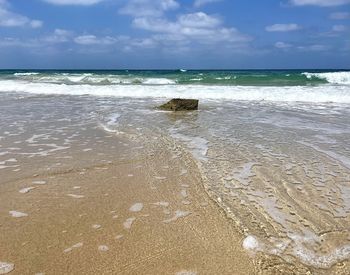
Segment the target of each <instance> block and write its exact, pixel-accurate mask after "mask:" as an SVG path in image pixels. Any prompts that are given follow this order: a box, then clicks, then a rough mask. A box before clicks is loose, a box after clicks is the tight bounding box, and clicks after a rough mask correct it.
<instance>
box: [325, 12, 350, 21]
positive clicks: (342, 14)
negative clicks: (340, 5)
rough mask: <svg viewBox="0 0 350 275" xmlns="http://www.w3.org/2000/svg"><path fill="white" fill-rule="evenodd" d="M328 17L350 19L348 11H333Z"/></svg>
mask: <svg viewBox="0 0 350 275" xmlns="http://www.w3.org/2000/svg"><path fill="white" fill-rule="evenodd" d="M329 18H330V19H334V20H343V19H350V12H333V13H331V14H330V15H329Z"/></svg>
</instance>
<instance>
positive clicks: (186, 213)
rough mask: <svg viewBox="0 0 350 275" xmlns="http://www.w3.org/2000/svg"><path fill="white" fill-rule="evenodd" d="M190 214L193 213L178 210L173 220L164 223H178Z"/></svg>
mask: <svg viewBox="0 0 350 275" xmlns="http://www.w3.org/2000/svg"><path fill="white" fill-rule="evenodd" d="M190 214H191V212H189V211H181V210H176V211H175V214H174V216H173V217H172V218H170V219H167V220H164V221H163V222H164V223H171V222H174V221H177V220H178V219H180V218H184V217H186V216H188V215H190Z"/></svg>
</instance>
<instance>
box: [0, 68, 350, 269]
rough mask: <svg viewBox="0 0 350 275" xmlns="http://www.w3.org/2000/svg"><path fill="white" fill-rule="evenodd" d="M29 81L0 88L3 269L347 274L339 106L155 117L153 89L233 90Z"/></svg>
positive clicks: (209, 105) (204, 110) (343, 129)
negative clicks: (11, 88)
mask: <svg viewBox="0 0 350 275" xmlns="http://www.w3.org/2000/svg"><path fill="white" fill-rule="evenodd" d="M160 73H163V72H160ZM194 74H197V73H194ZM199 74H202V73H199ZM208 74H209V76H210V77H213V76H214V77H216V74H217V73H216V72H214V73H211V72H210V73H208ZM211 74H213V76H212V75H211ZM198 76H200V75H198ZM14 77H17V76H14ZM21 77H22V76H21ZM24 77H27V75H26V76H24ZM30 77H32V76H30ZM35 77H36V78H37V80H35V81H33V83H32V84H27V85H25V87H26V88H30V89H34V90H35V91H34V90H33V91H29V92H26V93H24V92H23V93H20V92H18V93H17V92H16V93H6V92H3V93H1V94H0V117H1V120H0V274H8V273H10V274H36V275H38V274H46V275H47V274H180V275H181V274H183V275H188V274H189V275H193V274H264V275H265V274H266V275H267V274H316V275H328V274H344V275H345V274H349V273H350V265H349V255H350V250H349V240H350V238H349V224H350V221H349V213H350V206H349V198H350V196H349V194H350V189H349V187H348V183H349V180H350V178H349V168H350V166H349V163H350V157H349V156H348V153H349V150H348V140H349V137H350V130H349V127H348V118H349V117H350V113H349V111H348V110H349V109H348V108H347V105H342V104H340V103H334V104H331V103H327V102H326V103H325V102H320V103H305V102H289V101H286V102H275V101H266V102H265V101H255V100H254V101H249V100H247V101H235V100H231V99H230V100H227V99H222V98H221V99H215V98H204V99H200V108H199V110H198V111H190V112H166V111H160V110H159V109H157V108H156V107H157V106H159V105H160V104H162V103H164V102H165V101H166V99H165V98H158V97H156V94H157V93H158V92H164V91H166V90H167V91H173V90H177V91H182V90H183V91H186V92H188V91H192V92H193V93H194V94H196V93H197V92H199V91H201V89H204V90H205V91H206V93H202V94H199V95H201V96H202V97H205V96H206V95H208V96H213V95H214V96H217V95H220V96H225V95H228V94H231V92H232V94H233V95H234V94H235V92H237V93H240V92H241V90H240V89H241V88H236V87H235V86H230V87H228V86H226V87H224V88H223V89H224V90H225V89H226V92H227V93H226V92H225V93H226V94H220V93H218V92H216V91H217V90H218V91H219V90H220V89H221V86H210V85H208V86H183V85H175V86H174V85H170V86H168V85H159V86H156V85H154V86H153V85H148V84H146V85H139V84H137V85H124V86H123V85H120V86H110V85H96V86H93V85H86V84H84V85H66V84H47V83H46V82H42V80H41V79H42V78H45V79H47V78H49V79H51V78H52V79H53V80H54V81H57V78H63V79H65V77H67V76H66V73H65V72H64V73H52V72H49V73H47V74H46V73H45V74H42V75H40V74H39V75H35ZM73 77H74V78H73V79H75V77H76V76H75V75H74V76H73ZM89 77H90V76H89ZM102 77H105V75H104V74H96V76H94V78H97V79H100V78H102ZM107 77H110V78H115V77H119V76H118V75H117V76H109V75H108V76H107ZM4 81H5V82H6V81H7V80H4ZM16 81H18V85H19V86H20V87H21V85H24V84H23V83H25V82H24V80H15V81H14V82H15V83H17V82H16ZM31 81H32V80H31ZM45 81H46V80H45ZM64 81H66V80H64ZM84 81H85V80H84ZM152 81H154V79H153V78H152ZM157 81H158V80H157ZM33 87H34V88H33ZM43 87H45V89H47V90H45V91H48V92H51V91H52V90H51V88H54V89H57V90H54V91H56V92H57V93H58V94H42V93H41V92H40V91H42V90H43V89H44V88H43ZM68 88H70V89H71V94H66V91H65V90H66V89H68ZM112 88H113V89H112ZM36 89H39V92H36ZM40 89H42V90H40ZM62 89H63V90H62ZM84 89H85V90H84ZM114 89H117V90H118V89H120V91H122V90H123V89H130V90H133V91H139V93H143V94H142V95H145V97H120V96H108V93H107V92H114ZM235 89H239V91H236V90H235ZM247 89H251V88H247ZM259 89H260V92H261V93H265V91H267V88H266V87H260V88H259ZM274 89H276V91H277V92H278V93H280V91H283V92H284V93H286V94H288V93H289V94H288V96H289V97H290V98H291V97H294V94H293V90H291V89H290V88H289V87H287V86H286V87H282V88H281V87H275V88H274ZM298 89H299V88H298ZM302 89H305V90H307V93H308V94H312V93H316V91H317V90H318V89H319V88H318V87H314V86H310V87H309V86H308V87H304V88H302ZM324 89H325V90H326V91H325V93H328V90H329V89H331V87H330V86H329V85H327V86H325V87H324ZM342 89H344V90H345V89H346V86H344V87H341V88H340V90H339V93H342ZM95 90H96V91H97V93H96V94H93V93H92V92H91V91H93V92H95ZM229 90H232V91H231V92H230V93H229V92H228V91H229ZM84 91H90V93H92V94H85V93H84ZM61 92H62V94H60V93H61ZM76 93H77V94H76ZM100 93H107V95H104V94H100ZM148 93H154V94H153V95H152V97H147V96H149V94H148ZM216 93H217V94H216ZM136 95H137V93H136ZM274 96H275V95H274ZM327 98H328V97H327ZM330 121H331V122H332V123H330Z"/></svg>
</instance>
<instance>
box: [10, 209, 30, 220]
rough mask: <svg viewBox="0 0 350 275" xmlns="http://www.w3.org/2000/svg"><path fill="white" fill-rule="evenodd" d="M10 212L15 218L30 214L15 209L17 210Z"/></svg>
mask: <svg viewBox="0 0 350 275" xmlns="http://www.w3.org/2000/svg"><path fill="white" fill-rule="evenodd" d="M9 214H10V215H11V216H12V217H14V218H23V217H27V216H28V214H26V213H23V212H19V211H15V210H11V211H9Z"/></svg>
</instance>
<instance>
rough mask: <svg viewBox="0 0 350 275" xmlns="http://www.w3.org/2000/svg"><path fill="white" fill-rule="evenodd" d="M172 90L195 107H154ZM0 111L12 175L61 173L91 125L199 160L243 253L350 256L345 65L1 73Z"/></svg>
mask: <svg viewBox="0 0 350 275" xmlns="http://www.w3.org/2000/svg"><path fill="white" fill-rule="evenodd" d="M176 97H181V98H196V99H199V106H200V107H199V110H198V111H194V112H185V113H169V112H164V111H159V110H157V108H156V106H159V105H160V104H162V103H164V102H166V101H167V100H168V99H171V98H176ZM0 117H1V120H0V129H1V131H0V142H1V147H0V164H1V165H0V173H2V174H3V176H2V177H3V178H5V177H6V179H7V180H10V179H13V178H16V175H17V174H16V173H17V172H18V169H22V173H27V172H28V174H30V173H32V169H31V165H34V164H35V163H43V162H44V163H45V168H50V169H55V167H54V163H55V161H54V160H53V161H52V163H51V162H50V158H52V159H54V158H55V157H57V156H56V154H58V153H59V154H63V155H64V154H67V156H68V155H69V151H70V150H73V149H72V148H78V147H74V146H78V145H74V144H79V143H77V141H76V140H79V142H80V143H81V140H82V139H84V132H86V131H88V129H89V127H92V128H93V127H96V128H97V129H100V130H101V131H105V132H107V133H110V134H111V135H118V136H121V137H123V138H127V139H130V140H143V141H144V142H145V144H147V140H154V139H159V140H164V143H166V144H169V148H170V149H171V148H172V147H171V146H174V143H175V144H177V146H181V147H183V148H184V149H185V150H187V151H188V152H189V153H190V154H191V155H192V157H193V159H194V161H195V162H196V163H197V166H198V168H199V170H200V171H201V175H202V181H203V185H204V188H205V190H206V192H207V193H208V195H209V196H210V197H211V198H212V199H213V200H214V201H216V202H217V204H218V205H219V206H220V207H221V208H222V209H223V210H224V211H225V212H226V214H227V216H228V217H229V218H230V219H232V220H233V221H234V222H235V224H236V225H237V227H238V228H239V229H240V230H241V231H242V232H243V233H244V234H245V236H246V238H245V239H244V241H243V247H245V248H246V249H248V250H250V251H254V252H255V253H266V254H268V255H275V256H278V257H281V258H283V259H284V260H285V261H287V262H290V263H296V262H299V263H301V264H304V265H307V266H311V267H313V268H316V269H319V268H321V269H322V268H323V269H326V268H330V267H331V266H333V265H334V264H336V263H339V262H341V261H343V260H346V259H349V258H350V242H349V241H350V216H349V214H350V185H349V183H350V146H349V144H350V143H349V141H350V71H346V70H337V71H336V70H327V71H326V70H272V71H269V70H256V71H235V70H232V71H229V70H227V71H226V70H225V71H195V70H193V71H192V70H173V71H131V70H130V71H128V70H123V71H54V70H52V71H51V70H50V71H46V70H40V71H36V70H16V71H13V70H3V71H0ZM35 143H39V144H40V146H34V145H35ZM33 144H34V145H33ZM73 145H74V146H73ZM86 146H88V145H86ZM91 146H98V145H97V143H95V144H94V145H91ZM91 148H92V147H91ZM85 149H86V148H85ZM75 150H77V149H75ZM105 153H106V154H108V149H105ZM112 157H113V156H110V158H112ZM61 158H63V156H61ZM96 158H97V159H98V158H99V156H98V155H97V156H96ZM103 159H104V160H108V156H106V155H104V156H103ZM61 165H67V166H70V165H74V162H73V161H72V160H70V159H69V158H67V159H66V160H65V161H63V160H62V164H61ZM26 171H27V172H26Z"/></svg>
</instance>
